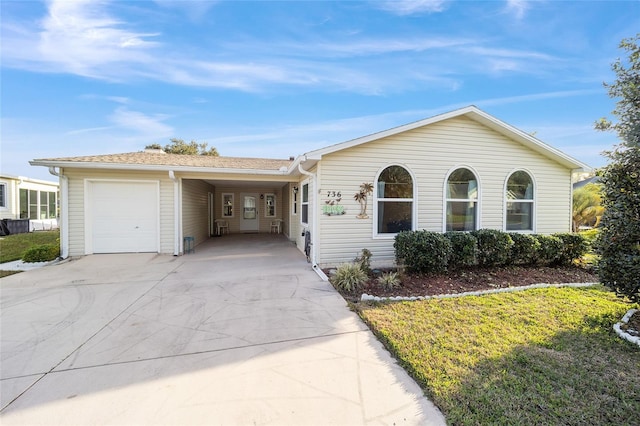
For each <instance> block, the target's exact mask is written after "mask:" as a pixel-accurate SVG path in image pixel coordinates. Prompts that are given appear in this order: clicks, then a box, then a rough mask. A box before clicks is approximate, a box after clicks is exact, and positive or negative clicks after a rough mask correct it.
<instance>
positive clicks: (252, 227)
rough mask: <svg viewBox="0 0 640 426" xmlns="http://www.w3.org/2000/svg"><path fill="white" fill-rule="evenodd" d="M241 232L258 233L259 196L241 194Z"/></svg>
mask: <svg viewBox="0 0 640 426" xmlns="http://www.w3.org/2000/svg"><path fill="white" fill-rule="evenodd" d="M241 199H242V211H241V212H240V231H244V232H258V229H259V227H258V225H259V224H258V218H259V213H258V205H259V204H258V194H241Z"/></svg>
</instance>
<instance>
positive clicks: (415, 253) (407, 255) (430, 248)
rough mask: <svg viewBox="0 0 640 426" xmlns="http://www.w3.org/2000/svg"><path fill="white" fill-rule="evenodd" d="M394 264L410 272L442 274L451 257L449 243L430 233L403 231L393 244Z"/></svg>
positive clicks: (441, 235) (438, 234)
mask: <svg viewBox="0 0 640 426" xmlns="http://www.w3.org/2000/svg"><path fill="white" fill-rule="evenodd" d="M393 248H394V249H395V252H396V263H397V264H399V265H404V266H406V267H407V269H408V270H409V271H411V272H418V273H421V272H444V271H446V270H447V264H448V262H449V257H450V256H451V242H450V241H449V239H448V238H446V237H445V236H444V235H443V234H440V233H438V232H431V231H424V230H422V231H403V232H400V233H398V234H397V235H396V237H395V241H394V243H393Z"/></svg>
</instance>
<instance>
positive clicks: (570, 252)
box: [553, 233, 589, 265]
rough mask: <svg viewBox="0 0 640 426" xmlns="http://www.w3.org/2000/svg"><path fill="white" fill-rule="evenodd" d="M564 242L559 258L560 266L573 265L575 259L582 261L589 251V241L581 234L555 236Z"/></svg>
mask: <svg viewBox="0 0 640 426" xmlns="http://www.w3.org/2000/svg"><path fill="white" fill-rule="evenodd" d="M553 236H554V237H558V238H560V240H562V250H561V251H560V256H558V261H557V262H558V264H561V265H571V264H572V263H573V261H574V260H575V259H580V258H581V257H582V256H584V255H585V254H587V252H588V251H589V244H588V243H587V240H586V239H585V238H584V237H583V236H582V235H580V234H570V233H561V234H553Z"/></svg>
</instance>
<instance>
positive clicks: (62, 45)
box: [36, 0, 158, 78]
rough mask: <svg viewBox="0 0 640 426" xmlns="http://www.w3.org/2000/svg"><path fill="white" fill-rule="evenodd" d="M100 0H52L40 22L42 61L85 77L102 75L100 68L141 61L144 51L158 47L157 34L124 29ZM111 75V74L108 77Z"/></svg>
mask: <svg viewBox="0 0 640 426" xmlns="http://www.w3.org/2000/svg"><path fill="white" fill-rule="evenodd" d="M124 27H125V25H124V23H123V22H121V21H119V20H117V19H115V18H113V17H111V16H110V15H109V14H108V13H107V12H106V10H105V8H104V3H103V2H94V1H91V0H78V1H65V0H62V1H60V0H54V1H52V2H51V3H50V5H49V14H48V16H47V17H46V18H44V19H43V21H42V31H41V32H40V33H39V37H38V40H37V46H36V48H37V52H38V54H39V55H40V57H41V60H42V61H44V62H49V63H51V64H55V65H58V66H59V67H60V68H62V69H63V70H65V71H68V72H72V73H75V74H79V75H84V76H92V77H98V78H100V77H105V75H104V74H103V73H102V72H101V68H102V67H104V66H105V65H110V64H113V63H121V64H125V63H144V62H146V61H148V60H149V56H148V55H147V54H146V52H147V51H148V50H149V49H152V48H154V47H157V46H158V43H156V42H153V41H149V40H148V39H149V38H152V37H155V36H157V34H145V33H140V32H135V31H130V30H127V29H126V28H124ZM110 77H113V76H110Z"/></svg>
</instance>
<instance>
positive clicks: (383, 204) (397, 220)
mask: <svg viewBox="0 0 640 426" xmlns="http://www.w3.org/2000/svg"><path fill="white" fill-rule="evenodd" d="M374 190H375V194H376V197H375V207H374V208H375V209H376V212H375V216H376V218H377V222H378V223H377V227H376V233H377V234H397V233H398V232H400V231H411V230H412V229H413V196H414V195H413V178H412V177H411V174H410V173H409V171H408V170H407V169H405V168H404V167H402V166H395V165H394V166H389V167H387V168H385V169H384V170H383V171H382V173H380V175H379V176H378V179H377V181H376V187H375V188H374Z"/></svg>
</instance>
